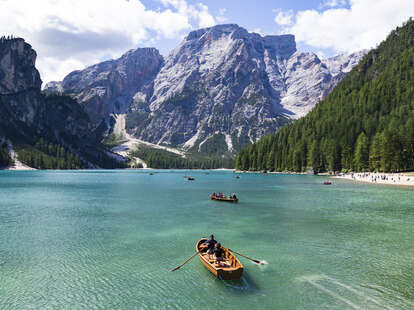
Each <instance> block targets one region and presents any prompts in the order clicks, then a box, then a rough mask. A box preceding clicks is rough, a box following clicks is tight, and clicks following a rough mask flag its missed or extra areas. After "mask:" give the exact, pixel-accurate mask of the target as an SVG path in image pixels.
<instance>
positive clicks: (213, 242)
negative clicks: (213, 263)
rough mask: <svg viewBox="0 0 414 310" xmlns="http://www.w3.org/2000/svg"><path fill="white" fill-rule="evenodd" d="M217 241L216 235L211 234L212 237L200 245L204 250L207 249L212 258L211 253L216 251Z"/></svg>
mask: <svg viewBox="0 0 414 310" xmlns="http://www.w3.org/2000/svg"><path fill="white" fill-rule="evenodd" d="M216 243H217V241H216V240H215V239H214V235H213V234H211V235H210V237H209V238H208V239H207V240H206V241H205V242H204V243H203V244H202V245H201V246H200V249H201V251H203V252H204V251H206V250H207V254H208V256H209V258H210V257H211V255H212V254H213V253H214V249H215V247H214V246H215V245H216Z"/></svg>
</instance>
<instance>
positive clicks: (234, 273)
mask: <svg viewBox="0 0 414 310" xmlns="http://www.w3.org/2000/svg"><path fill="white" fill-rule="evenodd" d="M206 241H207V239H206V238H201V239H200V240H199V241H198V242H197V243H196V252H195V253H194V254H193V255H192V256H191V257H190V258H188V259H187V260H186V261H185V262H184V263H183V264H181V265H179V266H178V267H176V268H174V269H173V270H171V271H176V270H178V269H180V268H181V267H182V266H184V265H185V264H186V263H188V262H189V261H190V260H191V259H192V258H193V257H194V256H196V255H197V254H198V257H199V258H200V261H201V263H202V264H203V265H204V267H206V268H207V270H209V271H210V272H211V273H212V274H213V275H214V276H216V277H217V278H219V279H221V280H237V279H240V278H241V276H242V274H243V269H244V267H243V265H242V264H241V263H240V261H239V260H238V258H237V257H236V256H235V255H234V254H237V255H240V256H242V257H244V258H247V259H249V260H251V261H253V262H255V263H256V264H259V265H263V264H264V263H263V262H261V261H259V260H256V259H252V258H250V257H248V256H245V255H243V254H241V253H238V252H236V251H233V250H231V249H229V248H225V247H224V246H221V249H222V251H223V255H222V259H220V260H218V259H216V257H214V256H213V255H211V254H209V253H207V247H206V246H205V243H206Z"/></svg>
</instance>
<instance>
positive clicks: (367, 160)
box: [236, 19, 414, 172]
mask: <svg viewBox="0 0 414 310" xmlns="http://www.w3.org/2000/svg"><path fill="white" fill-rule="evenodd" d="M309 167H312V168H313V169H314V171H316V172H323V171H344V172H345V171H381V172H398V171H407V170H413V169H414V21H413V20H412V19H410V20H409V21H408V22H407V23H405V24H404V25H403V26H402V27H398V28H397V29H396V30H394V31H392V32H391V34H390V35H389V36H388V37H387V39H386V40H385V41H383V42H382V43H381V44H380V45H379V46H378V48H376V49H374V50H371V51H370V52H369V53H368V54H367V55H366V56H365V57H364V58H363V59H362V60H361V62H360V63H359V64H358V65H357V66H356V67H355V68H354V69H353V70H352V71H351V72H350V73H349V74H348V75H347V76H346V77H345V79H344V80H343V81H342V82H341V83H339V84H338V85H337V87H335V89H334V90H333V91H332V93H331V94H330V95H329V96H328V97H327V98H326V99H325V100H324V101H322V102H320V103H319V104H317V105H316V107H315V108H314V109H313V110H312V111H311V112H310V113H309V114H308V115H306V116H305V117H303V118H301V119H299V120H297V121H295V122H294V123H293V124H291V125H288V126H286V127H283V128H281V129H280V130H279V132H277V133H276V134H274V135H268V136H266V137H264V138H262V139H261V140H259V141H258V142H256V143H254V144H253V145H251V146H249V147H247V148H246V149H243V150H241V151H240V152H239V153H238V154H237V156H236V169H239V170H271V171H287V170H288V171H298V172H299V171H306V170H307V169H308V168H309Z"/></svg>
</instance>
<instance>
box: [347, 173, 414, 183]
mask: <svg viewBox="0 0 414 310" xmlns="http://www.w3.org/2000/svg"><path fill="white" fill-rule="evenodd" d="M343 176H345V177H347V176H348V177H350V178H351V179H353V180H362V181H365V182H371V183H391V184H392V183H395V184H397V183H402V182H404V183H406V182H411V180H412V178H411V177H410V176H407V175H402V174H394V173H391V174H385V173H376V172H363V173H354V172H352V173H350V174H347V175H343ZM413 180H414V179H413Z"/></svg>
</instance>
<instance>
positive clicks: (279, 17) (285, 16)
mask: <svg viewBox="0 0 414 310" xmlns="http://www.w3.org/2000/svg"><path fill="white" fill-rule="evenodd" d="M274 12H275V13H276V17H275V19H274V21H275V22H276V24H279V25H280V26H289V25H291V24H292V18H293V11H292V10H289V11H282V10H280V9H278V10H274Z"/></svg>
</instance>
